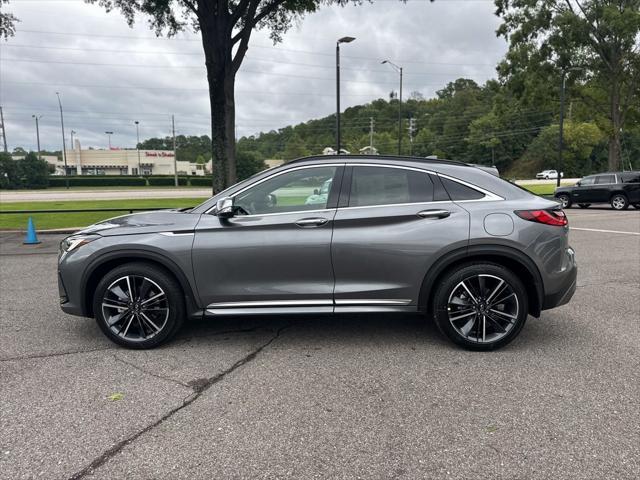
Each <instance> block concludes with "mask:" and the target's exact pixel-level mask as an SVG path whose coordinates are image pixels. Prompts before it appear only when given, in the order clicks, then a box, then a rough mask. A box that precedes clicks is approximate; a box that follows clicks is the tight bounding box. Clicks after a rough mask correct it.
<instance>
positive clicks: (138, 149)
mask: <svg viewBox="0 0 640 480" xmlns="http://www.w3.org/2000/svg"><path fill="white" fill-rule="evenodd" d="M133 123H135V124H136V139H137V141H138V142H137V143H136V151H137V152H138V175H142V164H141V163H140V128H139V127H138V125H139V124H140V122H139V121H138V120H136V121H135V122H133Z"/></svg>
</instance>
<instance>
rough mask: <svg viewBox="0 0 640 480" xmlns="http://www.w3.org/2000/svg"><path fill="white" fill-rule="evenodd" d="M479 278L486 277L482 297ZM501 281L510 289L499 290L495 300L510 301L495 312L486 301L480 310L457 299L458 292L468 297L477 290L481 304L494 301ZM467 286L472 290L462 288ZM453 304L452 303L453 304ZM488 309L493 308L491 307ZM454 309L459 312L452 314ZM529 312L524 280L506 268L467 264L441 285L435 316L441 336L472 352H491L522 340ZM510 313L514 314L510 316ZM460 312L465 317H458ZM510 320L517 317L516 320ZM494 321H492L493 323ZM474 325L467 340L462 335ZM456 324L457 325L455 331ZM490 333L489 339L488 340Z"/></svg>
mask: <svg viewBox="0 0 640 480" xmlns="http://www.w3.org/2000/svg"><path fill="white" fill-rule="evenodd" d="M479 276H481V277H482V282H483V284H484V292H482V294H481V293H480V289H481V284H480V283H479V281H480V280H479V278H480V277H479ZM499 280H500V281H502V282H504V284H505V285H506V286H505V287H503V288H504V290H498V292H499V293H498V295H497V297H500V298H496V297H493V300H498V301H500V300H503V298H502V296H503V295H504V296H506V295H508V297H507V300H505V301H504V302H503V303H502V304H492V305H493V306H494V307H495V308H491V305H489V303H490V302H484V301H483V302H482V306H480V302H478V304H477V305H476V304H475V303H474V302H472V301H469V303H463V302H464V300H463V299H462V297H461V296H456V295H457V292H462V296H464V295H465V292H466V291H471V292H472V293H474V290H475V293H474V297H477V300H481V298H482V297H484V298H485V299H489V300H490V299H491V296H490V294H491V292H493V290H495V289H496V288H500V287H499V286H498V287H496V285H500V284H499V283H498V281H499ZM463 282H465V285H468V288H469V290H464V289H463V288H462V287H460V285H461V284H462V283H463ZM492 282H493V283H492ZM503 292H505V293H503ZM509 292H511V293H509ZM494 293H495V292H494ZM450 300H451V301H452V303H450ZM467 300H470V296H468V297H467ZM465 305H471V306H465ZM486 305H489V306H488V307H487V306H486ZM513 305H515V306H516V308H517V309H516V310H515V311H514V310H512V309H511V310H509V309H510V308H511V307H510V306H513ZM481 308H482V311H484V312H486V313H487V316H486V317H485V320H484V321H483V320H482V317H483V316H482V315H481V314H480V313H478V312H480V309H481ZM452 309H455V311H452ZM458 309H461V310H458ZM528 309H529V304H528V298H527V292H526V290H525V288H524V285H523V284H522V282H521V281H520V279H519V278H518V277H517V276H516V275H514V274H513V273H512V272H511V271H510V270H508V269H507V268H505V267H503V266H502V265H498V264H494V263H484V262H483V263H471V264H464V265H461V266H458V267H455V268H454V269H453V270H451V271H449V272H447V273H446V274H445V276H444V278H442V279H441V280H440V281H439V287H438V288H437V289H436V291H435V294H434V296H433V312H432V313H433V318H434V320H435V322H436V325H437V326H438V329H439V330H440V332H442V333H443V334H444V335H445V336H446V337H448V338H449V339H450V340H451V341H453V342H454V343H456V344H457V345H460V346H461V347H464V348H466V349H468V350H479V351H488V350H495V349H498V348H500V347H503V346H505V345H507V344H508V343H509V342H511V341H512V340H513V339H514V338H516V337H517V336H518V334H519V333H520V331H521V330H522V327H524V324H525V322H526V320H527V312H528V311H529V310H528ZM496 310H501V311H502V313H500V311H498V312H496ZM508 310H509V312H510V313H507V311H508ZM467 311H472V312H473V313H466V312H467ZM456 312H458V313H459V312H462V313H461V314H459V315H456ZM489 312H491V313H489ZM469 315H471V316H469ZM503 315H504V316H503ZM456 317H458V318H460V319H462V320H461V321H462V322H463V323H460V320H458V319H457V318H456ZM463 317H466V318H463ZM510 317H513V319H511V318H510ZM467 318H468V319H469V320H467ZM490 318H491V320H489V319H490ZM464 322H467V323H464ZM471 322H473V325H472V326H471V327H469V329H468V334H467V336H465V335H463V333H462V331H464V329H465V328H466V327H467V326H468V325H469V323H471ZM454 324H455V325H456V326H455V327H454ZM494 324H495V325H498V326H500V327H501V328H502V330H503V331H499V330H498V329H497V328H496V327H495V326H494ZM481 325H483V326H484V328H483V329H482V330H481V328H480V327H481ZM480 331H482V332H483V333H482V335H483V339H484V341H480ZM487 332H488V335H486V336H485V333H487Z"/></svg>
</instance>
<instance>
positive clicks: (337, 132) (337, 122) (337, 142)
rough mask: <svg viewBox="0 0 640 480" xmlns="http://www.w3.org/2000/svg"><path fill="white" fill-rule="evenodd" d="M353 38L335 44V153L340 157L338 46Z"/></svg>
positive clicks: (339, 40)
mask: <svg viewBox="0 0 640 480" xmlns="http://www.w3.org/2000/svg"><path fill="white" fill-rule="evenodd" d="M354 40H355V38H354V37H342V38H340V39H338V41H337V42H336V151H337V153H338V155H340V44H341V43H351V42H353V41H354Z"/></svg>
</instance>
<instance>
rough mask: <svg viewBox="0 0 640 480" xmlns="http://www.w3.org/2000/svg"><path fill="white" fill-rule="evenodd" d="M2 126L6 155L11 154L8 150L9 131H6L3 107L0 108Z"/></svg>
mask: <svg viewBox="0 0 640 480" xmlns="http://www.w3.org/2000/svg"><path fill="white" fill-rule="evenodd" d="M0 126H1V127H2V141H3V142H4V153H9V149H8V148H7V131H6V130H5V129H4V115H3V113H2V107H1V106H0Z"/></svg>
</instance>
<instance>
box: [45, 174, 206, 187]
mask: <svg viewBox="0 0 640 480" xmlns="http://www.w3.org/2000/svg"><path fill="white" fill-rule="evenodd" d="M67 179H68V180H69V186H70V187H145V186H153V187H161V186H167V187H172V186H173V185H175V180H174V177H173V175H166V176H151V177H129V176H124V175H119V176H118V175H110V176H107V175H99V176H98V175H91V176H89V175H87V176H75V175H74V176H71V175H70V176H68V177H66V178H65V177H64V176H62V175H61V176H50V177H49V187H64V186H66V181H67ZM178 185H180V186H187V185H191V186H194V187H195V186H197V187H208V186H209V185H211V177H195V176H193V177H178Z"/></svg>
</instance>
